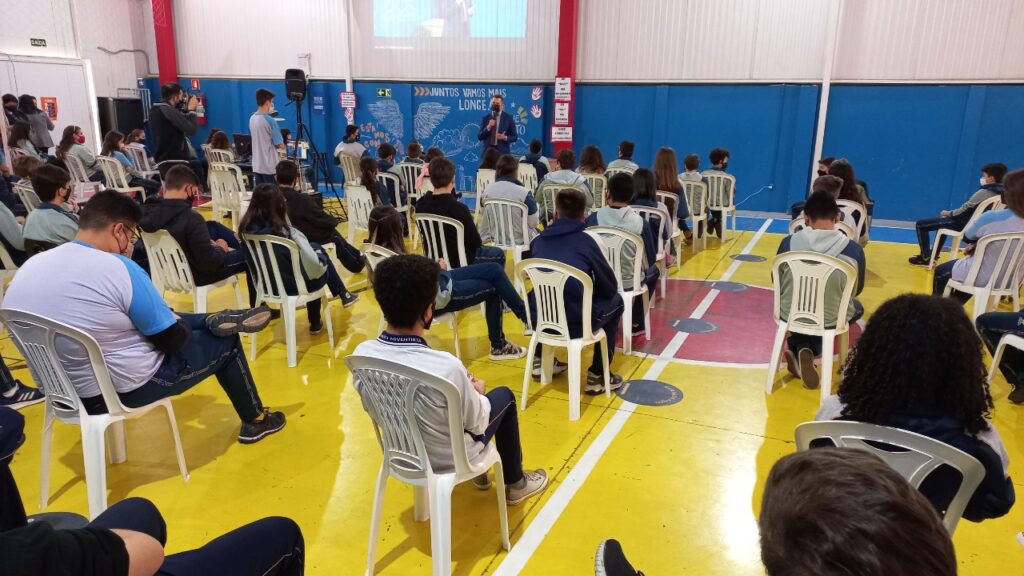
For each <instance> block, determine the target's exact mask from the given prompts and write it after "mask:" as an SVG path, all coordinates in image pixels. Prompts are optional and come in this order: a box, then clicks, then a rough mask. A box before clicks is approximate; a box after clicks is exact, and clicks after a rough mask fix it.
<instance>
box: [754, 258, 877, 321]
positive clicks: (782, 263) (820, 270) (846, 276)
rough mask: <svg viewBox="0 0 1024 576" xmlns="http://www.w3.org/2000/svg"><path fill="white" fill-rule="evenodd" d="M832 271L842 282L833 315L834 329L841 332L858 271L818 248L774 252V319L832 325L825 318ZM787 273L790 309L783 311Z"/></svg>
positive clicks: (832, 275)
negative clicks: (835, 314) (813, 249)
mask: <svg viewBox="0 0 1024 576" xmlns="http://www.w3.org/2000/svg"><path fill="white" fill-rule="evenodd" d="M834 275H839V277H840V278H842V282H843V287H842V292H841V293H840V298H839V303H838V306H837V308H836V310H837V311H838V312H837V317H836V318H835V329H836V330H837V331H839V332H842V331H843V330H845V329H846V328H847V326H848V321H847V319H846V311H847V309H848V307H849V305H850V300H851V299H852V298H853V290H854V288H855V287H856V284H857V271H856V270H854V268H853V266H851V265H850V264H848V263H846V262H843V261H842V260H840V259H838V258H834V257H832V256H828V255H827V254H821V253H818V252H802V251H795V252H786V253H784V254H779V255H778V256H776V257H775V261H774V263H773V265H772V285H773V287H774V291H775V306H774V318H775V321H776V322H783V321H785V320H783V319H782V318H783V316H785V318H786V319H787V320H788V321H789V324H790V326H794V325H796V326H800V327H803V328H808V329H814V330H825V329H832V327H831V326H829V323H830V322H829V319H828V318H826V308H827V306H826V304H827V303H826V301H825V298H826V297H827V296H828V291H827V290H826V288H827V286H828V282H829V279H831V278H833V277H834ZM786 277H788V278H789V279H790V292H789V309H788V310H786V311H785V314H783V311H782V297H783V294H782V290H783V283H784V280H785V279H786Z"/></svg>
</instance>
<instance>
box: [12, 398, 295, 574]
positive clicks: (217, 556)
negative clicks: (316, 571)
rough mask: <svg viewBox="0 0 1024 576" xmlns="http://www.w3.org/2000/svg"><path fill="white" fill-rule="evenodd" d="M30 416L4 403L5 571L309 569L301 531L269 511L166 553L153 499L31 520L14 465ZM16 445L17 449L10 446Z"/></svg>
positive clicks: (279, 571)
mask: <svg viewBox="0 0 1024 576" xmlns="http://www.w3.org/2000/svg"><path fill="white" fill-rule="evenodd" d="M23 430H24V418H23V417H22V416H21V415H20V414H18V413H17V412H14V411H13V410H9V409H4V408H0V446H2V447H3V450H4V451H3V452H0V493H2V494H3V495H4V496H5V498H4V501H3V502H0V557H2V558H3V559H4V568H3V574H4V575H5V576H57V575H61V576H63V575H70V574H76V575H84V574H97V575H99V574H103V575H110V576H155V575H157V574H159V575H160V576H184V575H186V574H252V575H255V574H267V575H269V574H274V575H277V576H298V575H300V574H302V573H303V563H304V558H305V544H304V542H303V538H302V530H301V529H299V526H298V524H296V523H295V522H294V521H292V520H290V519H288V518H282V517H279V516H276V517H267V518H263V519H262V520H257V521H255V522H252V523H250V524H247V525H245V526H242V527H240V528H237V529H235V530H232V531H231V532H228V533H227V534H224V535H222V536H218V537H217V538H215V539H214V540H211V541H210V542H208V543H207V544H206V545H204V546H203V547H201V548H198V549H196V550H190V551H186V552H179V553H177V554H171V555H168V556H166V557H165V556H164V546H165V545H166V544H167V526H166V523H165V521H164V518H163V517H162V516H161V515H160V511H159V510H157V508H156V506H154V505H153V503H152V502H150V501H149V500H145V499H143V498H137V497H133V498H127V499H125V500H122V501H120V502H116V503H114V504H113V505H111V506H110V507H109V508H107V509H106V510H104V511H103V512H102V513H100V514H99V515H98V516H97V517H96V518H94V519H93V520H92V522H90V523H89V524H88V525H87V526H84V527H82V528H70V529H68V528H60V529H57V528H54V527H53V525H52V524H51V523H50V522H47V521H46V520H41V519H31V521H30V519H29V518H28V517H26V516H25V508H24V507H23V506H22V505H21V495H20V493H19V491H18V485H17V483H16V482H15V480H14V476H13V475H12V474H11V471H10V462H11V460H12V459H13V450H14V449H15V448H17V447H18V445H19V444H20V443H21V442H22V441H23V439H24V434H23ZM8 447H10V448H11V451H7V448H8Z"/></svg>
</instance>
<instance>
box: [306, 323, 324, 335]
mask: <svg viewBox="0 0 1024 576" xmlns="http://www.w3.org/2000/svg"><path fill="white" fill-rule="evenodd" d="M323 331H324V321H323V320H320V321H319V322H317V323H316V324H314V323H312V322H310V323H309V333H310V334H312V335H313V336H316V335H317V334H319V333H321V332H323Z"/></svg>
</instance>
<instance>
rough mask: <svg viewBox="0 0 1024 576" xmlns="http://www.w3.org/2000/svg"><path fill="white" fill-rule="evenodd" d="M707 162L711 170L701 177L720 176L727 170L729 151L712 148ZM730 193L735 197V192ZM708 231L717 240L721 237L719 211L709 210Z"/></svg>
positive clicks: (703, 173) (720, 214) (720, 213)
mask: <svg viewBox="0 0 1024 576" xmlns="http://www.w3.org/2000/svg"><path fill="white" fill-rule="evenodd" d="M708 160H710V161H711V168H708V169H707V170H705V171H704V172H702V173H701V177H706V176H708V175H709V174H722V173H724V172H725V171H726V169H728V168H729V150H728V149H726V148H713V149H712V150H711V152H710V153H709V154H708ZM706 181H707V180H706V179H705V182H706ZM732 193H733V196H734V197H735V195H736V191H735V190H733V191H732ZM708 230H709V231H710V232H711V233H712V234H717V235H718V237H719V238H722V237H723V232H722V211H721V210H711V211H710V212H709V213H708Z"/></svg>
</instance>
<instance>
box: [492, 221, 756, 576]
mask: <svg viewBox="0 0 1024 576" xmlns="http://www.w3.org/2000/svg"><path fill="white" fill-rule="evenodd" d="M773 220H774V219H773V218H768V219H767V220H765V222H764V224H762V225H761V228H760V229H758V231H757V232H756V233H755V234H754V236H753V237H752V238H751V239H750V242H748V243H747V245H746V246H745V247H744V248H743V250H742V251H740V254H749V253H750V251H751V250H753V249H754V246H756V245H757V243H758V241H759V240H760V239H761V237H762V236H764V233H765V231H766V230H767V229H768V226H770V225H771V223H772V221H773ZM740 264H743V262H742V261H740V260H733V262H732V264H731V265H730V266H729V268H728V269H726V271H725V273H724V274H722V277H721V278H720V279H719V280H718V281H719V282H724V281H727V280H728V279H729V278H731V277H732V275H733V274H734V273H735V272H736V270H737V269H738V268H739V266H740ZM719 292H720V291H719V290H714V289H712V290H711V291H709V292H708V293H707V294H706V295H705V296H704V299H703V300H701V302H700V304H698V305H697V307H696V308H695V309H694V310H693V313H692V314H691V315H690V318H696V319H699V318H700V317H701V316H703V315H704V314H705V313H706V312H707V311H708V309H709V308H710V307H711V304H712V303H713V302H714V300H715V298H716V297H717V296H718V294H719ZM687 336H689V334H687V333H685V332H677V333H676V334H675V336H673V337H672V340H670V341H669V343H668V345H666V346H665V349H664V350H663V351H662V352H661V354H659V355H658V360H656V361H655V362H654V364H652V365H651V367H650V368H649V369H648V370H647V372H646V373H644V376H643V378H644V379H645V380H656V379H657V378H658V376H660V375H661V372H662V371H663V370H664V369H665V367H666V366H668V364H669V361H668V360H666V359H665V357H672V356H675V353H676V352H678V351H679V348H680V347H682V345H683V343H684V342H686V338H687ZM636 406H637V405H636V404H634V403H632V402H623V403H622V405H621V406H620V407H618V408H617V409H616V411H615V414H613V415H612V417H611V419H610V420H609V421H608V424H606V425H605V427H604V429H602V430H601V432H600V433H599V434H598V435H597V438H595V439H594V441H593V442H592V443H591V444H590V447H588V448H587V450H586V452H584V453H583V456H581V457H580V459H579V462H577V463H576V465H575V466H573V468H572V470H570V471H569V474H567V475H566V477H565V479H564V480H563V481H562V482H561V484H559V486H558V488H557V489H556V490H555V493H554V494H552V495H551V498H549V499H548V501H547V502H546V503H545V504H544V506H543V507H542V508H541V510H540V512H538V513H537V516H536V517H535V518H534V519H533V522H530V525H529V526H527V527H526V530H524V531H523V535H522V536H521V537H520V538H519V540H518V541H517V542H516V544H515V546H513V547H512V550H510V551H509V553H508V554H507V555H506V556H505V558H504V559H503V560H502V561H501V564H499V565H498V568H497V569H496V570H495V571H494V575H495V576H513V575H516V574H519V573H520V572H521V571H522V570H523V568H524V567H525V566H526V563H527V562H528V561H529V560H530V558H531V557H532V556H533V553H534V552H536V550H537V547H538V546H540V544H541V543H542V542H543V541H544V538H545V537H546V536H547V535H548V532H550V531H551V528H553V527H554V525H555V522H557V521H558V518H559V517H560V516H561V515H562V512H564V511H565V509H566V508H567V507H568V506H569V502H570V501H571V500H572V498H573V496H575V495H576V492H578V491H579V489H580V487H581V486H583V483H584V482H586V480H587V478H588V477H589V476H590V473H591V472H593V470H594V467H595V466H596V465H597V463H598V461H599V460H600V459H601V457H602V456H603V455H604V453H605V452H606V451H607V450H608V447H609V446H611V443H612V440H615V437H616V436H618V435H619V432H620V431H622V427H623V426H625V424H626V422H627V421H628V420H629V417H630V416H632V415H633V412H634V411H635V410H636Z"/></svg>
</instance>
